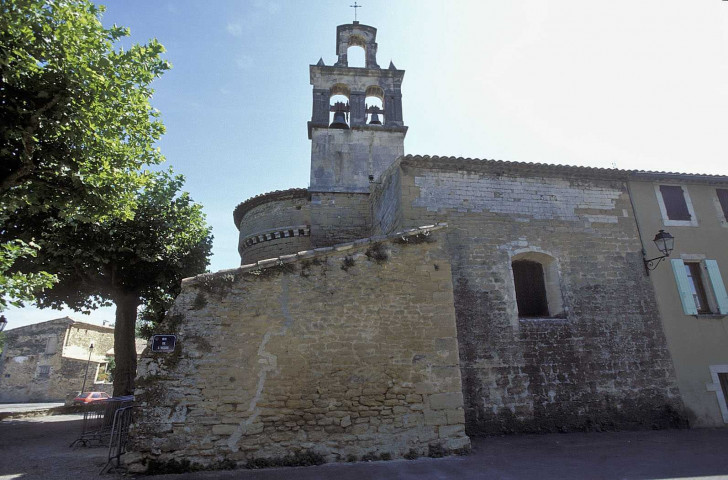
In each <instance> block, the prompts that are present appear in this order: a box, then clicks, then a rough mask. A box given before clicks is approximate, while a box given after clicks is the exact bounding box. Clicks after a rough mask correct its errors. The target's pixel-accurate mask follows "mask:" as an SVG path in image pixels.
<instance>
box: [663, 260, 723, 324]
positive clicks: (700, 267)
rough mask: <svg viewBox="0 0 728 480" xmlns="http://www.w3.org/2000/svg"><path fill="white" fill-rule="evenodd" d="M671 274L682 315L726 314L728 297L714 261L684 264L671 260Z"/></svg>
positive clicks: (716, 263)
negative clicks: (673, 278)
mask: <svg viewBox="0 0 728 480" xmlns="http://www.w3.org/2000/svg"><path fill="white" fill-rule="evenodd" d="M670 263H671V264H672V271H673V273H674V275H675V283H676V284H677V290H678V293H679V294H680V301H681V303H682V307H683V311H684V312H685V314H686V315H699V314H707V313H718V314H721V315H728V294H727V293H726V290H725V284H724V283H723V277H722V276H721V273H720V269H719V268H718V262H716V261H715V260H703V261H700V262H687V261H683V260H680V259H673V260H671V261H670Z"/></svg>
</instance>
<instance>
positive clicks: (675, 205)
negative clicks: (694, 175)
mask: <svg viewBox="0 0 728 480" xmlns="http://www.w3.org/2000/svg"><path fill="white" fill-rule="evenodd" d="M660 193H661V194H662V201H663V203H664V204H665V211H666V212H667V218H668V219H670V220H690V219H691V218H692V217H691V215H690V211H689V210H688V204H687V202H686V201H685V194H684V193H683V189H682V187H680V186H678V185H660Z"/></svg>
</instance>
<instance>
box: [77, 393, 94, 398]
mask: <svg viewBox="0 0 728 480" xmlns="http://www.w3.org/2000/svg"><path fill="white" fill-rule="evenodd" d="M89 395H91V392H83V393H80V394H79V395H78V398H87V397H88V396H89Z"/></svg>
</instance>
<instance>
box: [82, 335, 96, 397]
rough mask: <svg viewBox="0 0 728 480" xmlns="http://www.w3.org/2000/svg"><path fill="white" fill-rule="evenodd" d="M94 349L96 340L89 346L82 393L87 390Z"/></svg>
mask: <svg viewBox="0 0 728 480" xmlns="http://www.w3.org/2000/svg"><path fill="white" fill-rule="evenodd" d="M93 351H94V342H91V344H90V345H89V346H88V361H87V362H86V373H84V374H83V386H82V387H81V393H83V392H84V391H85V390H86V377H87V376H88V366H89V365H90V364H91V352H93Z"/></svg>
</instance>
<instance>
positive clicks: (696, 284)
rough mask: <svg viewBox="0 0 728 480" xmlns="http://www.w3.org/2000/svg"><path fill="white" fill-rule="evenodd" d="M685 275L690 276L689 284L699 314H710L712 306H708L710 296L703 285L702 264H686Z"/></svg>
mask: <svg viewBox="0 0 728 480" xmlns="http://www.w3.org/2000/svg"><path fill="white" fill-rule="evenodd" d="M685 273H686V274H687V276H688V284H689V286H690V291H691V293H692V295H693V301H694V302H695V308H697V310H698V313H710V306H709V305H708V296H707V295H706V294H705V286H704V284H703V277H702V272H701V268H700V263H697V262H689V263H688V262H686V263H685Z"/></svg>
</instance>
